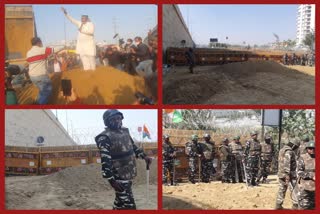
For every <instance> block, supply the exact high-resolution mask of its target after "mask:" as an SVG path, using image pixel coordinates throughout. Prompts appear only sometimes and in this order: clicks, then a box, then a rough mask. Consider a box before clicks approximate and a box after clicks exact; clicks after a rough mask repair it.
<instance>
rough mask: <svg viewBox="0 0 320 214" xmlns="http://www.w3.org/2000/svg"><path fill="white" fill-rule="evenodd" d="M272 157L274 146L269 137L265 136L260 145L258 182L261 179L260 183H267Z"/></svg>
mask: <svg viewBox="0 0 320 214" xmlns="http://www.w3.org/2000/svg"><path fill="white" fill-rule="evenodd" d="M273 155H274V144H273V142H272V139H271V136H270V135H268V134H266V135H265V137H264V142H263V143H261V158H260V159H261V163H260V174H259V177H258V182H259V181H260V180H261V178H262V183H267V178H268V175H269V174H270V167H271V162H272V158H273Z"/></svg>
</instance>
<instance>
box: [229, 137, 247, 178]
mask: <svg viewBox="0 0 320 214" xmlns="http://www.w3.org/2000/svg"><path fill="white" fill-rule="evenodd" d="M229 148H230V152H231V153H232V156H233V158H232V159H233V163H232V166H233V167H232V182H233V183H236V182H240V183H242V182H243V181H244V171H243V170H244V169H243V164H242V159H243V149H242V145H241V142H240V136H236V137H234V138H233V141H232V142H231V143H230V144H229ZM236 178H237V179H236Z"/></svg>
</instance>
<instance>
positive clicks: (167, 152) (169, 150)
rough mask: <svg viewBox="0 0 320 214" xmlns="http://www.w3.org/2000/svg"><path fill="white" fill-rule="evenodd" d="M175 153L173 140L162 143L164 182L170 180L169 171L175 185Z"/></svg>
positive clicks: (171, 181)
mask: <svg viewBox="0 0 320 214" xmlns="http://www.w3.org/2000/svg"><path fill="white" fill-rule="evenodd" d="M174 154H175V149H174V147H173V146H172V144H171V142H170V141H168V142H164V143H162V183H163V184H166V183H167V182H168V173H169V177H170V183H171V185H173V182H174V181H173V169H174V166H173V164H174Z"/></svg>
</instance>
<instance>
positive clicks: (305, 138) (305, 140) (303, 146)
mask: <svg viewBox="0 0 320 214" xmlns="http://www.w3.org/2000/svg"><path fill="white" fill-rule="evenodd" d="M309 141H310V138H309V136H308V135H304V136H302V142H301V143H300V146H299V149H298V150H297V157H296V158H297V160H298V159H299V158H300V156H301V155H303V154H306V153H307V150H306V145H307V144H308V142H309Z"/></svg>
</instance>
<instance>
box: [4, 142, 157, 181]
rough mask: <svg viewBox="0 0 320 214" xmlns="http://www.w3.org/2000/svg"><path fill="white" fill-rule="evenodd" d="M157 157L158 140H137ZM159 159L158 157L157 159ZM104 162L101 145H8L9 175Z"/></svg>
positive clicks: (46, 171)
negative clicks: (102, 160)
mask: <svg viewBox="0 0 320 214" xmlns="http://www.w3.org/2000/svg"><path fill="white" fill-rule="evenodd" d="M136 145H137V146H138V147H140V148H142V149H143V150H144V152H145V153H146V154H147V155H148V156H149V157H153V158H157V156H158V143H136ZM155 162H156V160H155ZM92 163H98V164H99V163H101V159H100V152H99V150H98V149H97V146H96V145H94V144H92V145H78V146H56V147H17V146H6V147H5V169H6V175H45V174H51V173H54V172H57V171H60V170H62V169H65V168H67V167H72V166H79V165H86V164H92Z"/></svg>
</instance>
